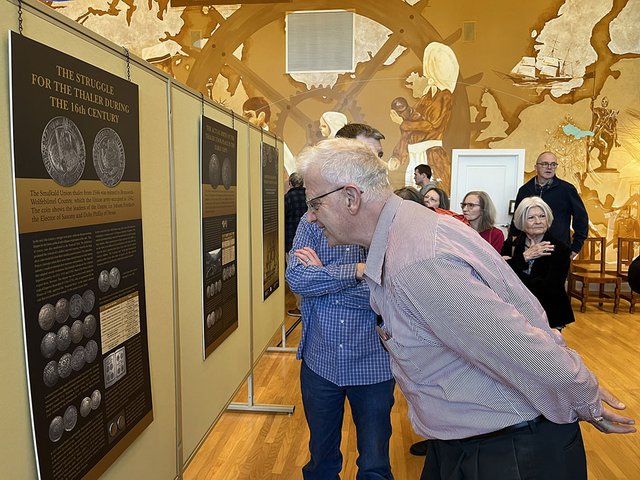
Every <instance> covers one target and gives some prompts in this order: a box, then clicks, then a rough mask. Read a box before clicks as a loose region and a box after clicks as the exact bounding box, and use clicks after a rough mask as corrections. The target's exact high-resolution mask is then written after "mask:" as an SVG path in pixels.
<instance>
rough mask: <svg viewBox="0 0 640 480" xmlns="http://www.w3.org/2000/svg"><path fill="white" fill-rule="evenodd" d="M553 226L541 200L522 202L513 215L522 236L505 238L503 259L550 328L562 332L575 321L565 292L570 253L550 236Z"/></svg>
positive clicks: (551, 216)
mask: <svg viewBox="0 0 640 480" xmlns="http://www.w3.org/2000/svg"><path fill="white" fill-rule="evenodd" d="M552 222H553V213H552V212H551V208H550V207H549V205H547V203H546V202H545V201H544V200H542V199H541V198H540V197H535V196H534V197H528V198H525V199H523V200H522V202H520V205H518V208H516V211H515V213H514V214H513V223H514V224H515V226H516V228H517V229H518V230H520V232H521V233H520V234H519V235H518V236H517V237H509V238H507V241H506V242H504V246H503V247H502V255H504V258H505V260H507V263H508V264H509V265H511V268H513V270H514V272H515V273H516V274H517V275H518V277H520V280H522V283H524V284H525V285H526V287H527V288H528V289H529V290H530V291H531V293H533V294H534V295H535V296H536V298H537V299H538V300H539V301H540V304H541V305H542V308H544V311H545V312H546V313H547V319H548V320H549V326H551V327H552V328H557V329H559V330H561V329H562V328H563V327H564V326H565V325H566V324H568V323H571V322H573V321H574V320H575V319H574V317H573V310H572V309H571V301H570V300H569V296H568V295H567V292H566V291H565V289H564V283H565V281H566V279H567V274H568V273H569V264H570V263H571V258H570V256H569V254H570V253H571V249H570V248H569V246H568V245H566V244H564V243H563V242H561V241H560V240H557V239H556V238H554V237H553V236H552V235H551V234H549V227H551V224H552Z"/></svg>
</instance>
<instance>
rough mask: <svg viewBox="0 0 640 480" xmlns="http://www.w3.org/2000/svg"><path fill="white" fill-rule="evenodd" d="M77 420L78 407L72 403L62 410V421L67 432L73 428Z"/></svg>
mask: <svg viewBox="0 0 640 480" xmlns="http://www.w3.org/2000/svg"><path fill="white" fill-rule="evenodd" d="M77 421H78V409H77V408H76V407H75V406H74V405H69V406H68V407H67V409H66V410H65V411H64V416H63V417H62V422H63V423H64V429H65V430H66V431H67V432H70V431H71V430H73V428H74V427H75V426H76V423H77Z"/></svg>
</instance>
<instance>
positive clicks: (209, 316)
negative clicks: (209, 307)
mask: <svg viewBox="0 0 640 480" xmlns="http://www.w3.org/2000/svg"><path fill="white" fill-rule="evenodd" d="M206 323H207V328H211V314H208V315H207V322H206Z"/></svg>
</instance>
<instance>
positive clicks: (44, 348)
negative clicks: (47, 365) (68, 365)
mask: <svg viewBox="0 0 640 480" xmlns="http://www.w3.org/2000/svg"><path fill="white" fill-rule="evenodd" d="M40 351H41V352H42V356H43V357H44V358H51V357H53V356H54V355H55V354H56V352H57V351H58V341H57V335H56V334H55V333H53V332H49V333H47V334H46V335H45V336H44V337H42V342H40Z"/></svg>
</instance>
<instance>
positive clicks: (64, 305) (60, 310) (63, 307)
mask: <svg viewBox="0 0 640 480" xmlns="http://www.w3.org/2000/svg"><path fill="white" fill-rule="evenodd" d="M67 318H69V300H67V299H66V298H61V299H60V300H58V301H57V302H56V321H57V322H58V323H64V322H66V321H67Z"/></svg>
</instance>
